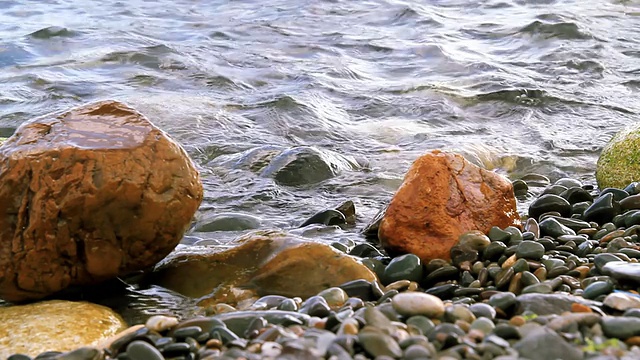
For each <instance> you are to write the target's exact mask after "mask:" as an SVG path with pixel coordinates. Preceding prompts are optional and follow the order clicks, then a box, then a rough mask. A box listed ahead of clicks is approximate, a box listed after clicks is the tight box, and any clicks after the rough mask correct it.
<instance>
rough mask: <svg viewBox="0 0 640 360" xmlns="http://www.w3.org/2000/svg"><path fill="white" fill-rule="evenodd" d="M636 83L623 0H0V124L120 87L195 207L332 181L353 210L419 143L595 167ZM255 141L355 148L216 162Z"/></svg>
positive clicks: (554, 174)
mask: <svg viewBox="0 0 640 360" xmlns="http://www.w3.org/2000/svg"><path fill="white" fill-rule="evenodd" d="M639 94H640V2H639V1H636V0H631V1H606V0H579V1H552V0H545V1H533V0H530V1H522V0H518V1H511V0H505V1H494V0H491V1H478V0H476V1H467V0H465V1H458V0H434V1H420V0H410V1H401V0H368V1H362V0H354V1H338V0H333V1H289V0H287V1H283V0H259V1H219V0H212V1H196V0H192V1H188V0H171V1H167V0H159V1H155V0H154V1H143V0H129V1H126V2H119V1H100V2H98V1H75V0H67V1H64V0H48V1H26V0H22V1H11V0H3V1H0V136H8V135H9V134H11V133H12V132H13V130H14V129H15V128H16V126H18V125H19V124H20V123H22V122H23V121H25V120H27V119H30V118H32V117H34V116H36V115H41V114H44V113H47V112H50V111H53V110H60V109H65V108H68V107H70V106H75V105H80V104H83V103H86V102H89V101H94V100H102V99H117V100H122V101H125V102H127V103H129V104H131V105H133V106H134V107H135V108H136V109H138V110H140V111H142V112H143V113H145V114H146V115H148V117H149V118H150V119H151V120H152V121H153V122H155V123H156V124H157V125H158V126H159V127H161V128H163V129H165V130H166V131H167V132H168V133H170V134H171V135H172V136H173V137H174V138H175V139H177V140H178V141H179V142H180V143H182V144H183V145H184V146H185V148H186V149H187V151H188V152H189V153H190V154H191V156H192V157H193V158H194V159H195V160H196V162H197V163H198V165H199V166H200V167H201V170H202V175H203V181H204V183H205V188H206V199H205V201H204V203H203V207H202V209H203V210H202V212H214V213H215V212H239V213H246V214H251V215H254V216H257V217H260V218H261V219H262V220H263V225H264V226H266V227H268V226H275V227H284V228H286V227H294V226H296V225H298V224H300V223H301V222H302V221H303V220H304V219H305V218H307V217H308V216H309V215H311V214H313V213H315V212H317V211H319V210H322V209H325V208H327V207H330V206H333V205H337V204H338V203H340V202H341V201H343V200H347V199H352V200H354V201H355V203H356V207H357V211H358V214H359V216H360V217H359V222H360V224H362V223H364V222H366V221H367V220H368V219H370V218H371V217H372V216H373V215H374V214H375V213H376V212H377V211H378V209H379V208H380V207H382V206H383V205H384V204H385V202H386V201H388V199H389V198H390V197H391V195H392V194H393V192H394V191H395V190H396V188H397V187H398V186H399V184H400V181H401V178H402V176H403V174H404V172H405V171H406V169H407V168H408V166H409V165H410V163H411V162H412V161H413V160H414V159H415V158H416V157H417V156H419V155H420V154H422V153H424V152H426V151H427V150H430V149H436V148H438V149H454V150H459V151H462V152H464V153H465V154H466V155H467V156H469V158H471V159H473V160H475V161H476V162H478V163H483V164H484V165H485V166H487V167H488V168H492V169H493V168H496V169H497V171H499V172H501V173H503V174H506V175H508V176H509V177H510V178H517V177H519V176H521V175H523V174H526V173H529V172H537V173H541V174H545V175H547V176H549V177H551V178H552V180H553V179H555V178H559V177H562V176H572V177H579V178H581V179H583V180H586V181H593V172H594V169H595V162H596V159H597V156H598V153H599V151H600V150H601V149H602V147H603V146H604V145H605V143H606V142H607V141H608V140H609V138H610V137H611V136H612V135H613V134H614V133H615V132H616V131H617V130H619V129H620V127H621V126H623V125H625V124H627V123H630V122H634V121H638V118H639V117H638V113H639V112H640V102H639V101H638V96H639ZM265 145H277V146H283V147H291V146H312V147H316V148H318V149H322V150H327V151H333V152H335V153H337V154H342V155H345V156H351V157H353V158H355V159H358V164H360V165H361V166H358V167H355V168H354V169H353V170H346V171H343V172H341V173H340V174H339V175H338V176H336V177H334V178H332V179H330V180H327V181H324V182H320V183H317V184H311V185H308V186H282V185H278V184H276V183H275V182H274V181H273V180H272V179H270V178H268V177H262V176H260V175H259V174H256V173H254V172H251V171H248V170H240V169H235V168H233V167H229V166H227V165H225V164H226V162H225V161H222V160H221V159H227V158H229V157H230V156H232V155H233V154H238V153H240V152H242V151H246V150H250V149H253V148H256V147H259V146H265ZM202 212H201V214H200V215H202ZM352 235H353V237H354V238H357V234H356V233H355V231H354V232H353V234H352ZM217 236H220V237H224V235H217Z"/></svg>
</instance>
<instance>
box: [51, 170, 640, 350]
mask: <svg viewBox="0 0 640 360" xmlns="http://www.w3.org/2000/svg"><path fill="white" fill-rule="evenodd" d="M529 178H530V179H533V180H532V181H530V182H529V181H527V179H529ZM542 180H544V179H543V178H542V177H535V176H529V177H523V179H522V180H521V181H522V182H523V183H524V185H527V189H529V190H528V191H531V190H532V189H534V190H535V189H538V190H539V191H538V194H540V195H539V196H538V197H537V198H536V199H531V201H532V203H533V202H535V201H537V200H540V199H541V198H542V197H544V196H547V195H550V194H553V193H558V194H564V195H567V194H566V190H563V188H566V189H572V188H576V187H578V188H580V189H582V190H583V191H584V193H586V194H588V195H589V196H588V197H587V196H584V193H583V192H581V191H580V192H579V191H573V192H572V193H574V194H578V193H580V194H582V195H580V196H579V197H578V198H577V199H572V201H568V200H567V203H569V204H570V211H569V215H567V211H566V203H565V202H563V201H559V200H557V199H555V198H554V199H553V201H551V202H548V200H545V199H548V198H549V197H548V196H547V197H546V198H544V199H542V201H544V202H546V205H549V206H548V207H547V208H545V209H544V212H538V213H535V215H536V216H535V217H531V216H528V215H531V214H523V215H524V217H525V223H524V226H523V227H522V228H520V227H517V226H503V227H501V226H491V227H489V228H488V229H486V230H485V231H478V230H471V231H466V232H463V233H461V234H460V235H458V237H457V239H456V241H455V243H454V244H453V245H452V247H451V248H450V254H449V257H447V258H433V259H429V260H427V261H425V260H424V259H422V258H421V257H420V256H418V255H417V254H413V253H408V254H403V255H399V256H394V255H393V254H391V256H389V255H390V254H388V253H387V252H385V251H384V249H380V248H377V247H376V246H375V244H368V243H355V242H353V241H345V240H344V239H336V241H334V242H333V243H332V244H331V245H329V244H324V243H322V244H321V243H310V242H309V239H306V238H300V237H297V236H294V235H291V234H286V233H283V232H269V231H263V232H255V233H253V234H252V235H249V236H244V237H241V238H239V239H237V240H235V241H233V242H231V243H229V244H225V245H224V246H222V245H212V246H208V247H203V246H182V247H181V248H180V249H178V250H177V251H176V252H174V253H173V254H172V255H171V256H169V257H168V258H167V259H166V260H164V261H163V262H162V263H160V264H159V265H158V266H157V269H156V273H155V274H154V275H153V276H152V279H153V280H152V281H153V283H154V284H155V285H156V286H157V285H162V286H164V287H168V288H171V289H174V290H175V291H178V292H181V293H183V294H185V295H187V296H188V297H190V298H194V299H197V300H198V306H197V308H198V311H197V314H199V316H195V317H194V316H189V317H185V318H182V319H180V318H178V317H174V316H172V315H171V314H163V315H156V316H151V317H150V318H148V319H146V321H144V325H141V324H139V325H134V326H133V327H131V328H129V329H127V330H126V331H125V332H123V333H122V334H119V335H116V336H115V337H113V338H110V339H108V340H107V341H103V342H100V343H99V344H97V345H96V344H93V345H90V346H84V347H78V348H77V349H76V350H73V351H72V352H69V353H62V354H60V353H58V352H44V353H41V354H40V358H47V357H53V356H59V358H62V359H76V358H80V359H101V358H106V359H116V358H117V359H138V358H140V359H178V358H179V359H195V358H199V359H228V358H246V359H273V358H282V359H289V358H290V359H294V358H295V359H322V358H325V359H329V358H331V359H374V358H375V359H389V358H391V359H393V358H396V359H400V358H402V359H421V358H440V359H502V360H504V359H518V358H527V359H552V358H562V359H565V358H566V359H610V358H611V359H613V358H620V359H633V358H638V357H640V347H639V346H640V322H639V321H638V319H640V296H639V295H638V290H639V289H640V288H639V287H638V286H639V285H640V271H639V270H638V269H637V268H636V265H638V259H640V248H639V247H638V243H639V239H638V236H639V234H638V233H637V232H638V229H640V227H639V226H638V225H639V224H640V220H639V219H636V216H637V215H636V212H637V210H636V209H635V206H633V205H630V202H627V203H626V205H625V206H619V205H620V204H619V203H620V202H621V201H624V199H627V198H628V197H629V196H633V195H629V196H626V197H625V195H624V192H618V191H615V190H616V189H605V190H606V191H605V190H603V191H599V190H597V189H595V188H593V187H589V186H586V185H583V184H582V183H581V182H580V181H578V180H575V179H567V178H563V179H559V180H557V181H556V182H554V183H551V182H550V181H542ZM543 186H546V187H547V188H546V189H547V190H543V188H542V187H543ZM617 190H620V189H617ZM625 192H626V193H627V194H630V192H628V191H626V190H625ZM558 196H560V195H558ZM561 197H562V196H561ZM567 197H568V198H571V196H568V195H567ZM565 200H566V199H565ZM574 200H575V201H574ZM578 200H579V201H578ZM603 204H604V205H603ZM546 205H545V206H546ZM589 208H592V209H594V208H596V210H597V212H596V213H597V214H598V215H597V216H595V217H593V218H591V217H592V216H594V215H593V212H587V211H586V210H587V209H589ZM538 210H539V208H536V210H535V211H538ZM585 213H586V214H585ZM319 214H320V213H319ZM587 217H589V219H587ZM312 218H313V216H312V217H311V218H310V219H312ZM326 218H333V217H331V216H329V217H326ZM345 218H346V216H345ZM318 219H319V220H318V221H319V222H320V223H323V221H322V220H323V219H325V217H321V216H318ZM314 221H315V220H314ZM308 226H311V225H308ZM292 231H293V230H292ZM147 280H149V279H147ZM85 345H87V344H85Z"/></svg>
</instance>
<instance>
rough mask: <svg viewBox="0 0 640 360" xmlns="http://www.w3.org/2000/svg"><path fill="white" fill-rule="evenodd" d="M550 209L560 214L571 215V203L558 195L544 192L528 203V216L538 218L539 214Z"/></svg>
mask: <svg viewBox="0 0 640 360" xmlns="http://www.w3.org/2000/svg"><path fill="white" fill-rule="evenodd" d="M550 211H556V212H558V213H560V215H561V216H569V215H571V204H569V202H568V201H567V200H565V199H564V198H562V197H560V196H558V195H553V194H545V195H542V196H540V197H539V198H537V199H536V200H534V201H533V202H532V203H531V205H529V216H530V217H532V218H534V219H538V218H539V217H540V215H542V214H544V213H547V212H550Z"/></svg>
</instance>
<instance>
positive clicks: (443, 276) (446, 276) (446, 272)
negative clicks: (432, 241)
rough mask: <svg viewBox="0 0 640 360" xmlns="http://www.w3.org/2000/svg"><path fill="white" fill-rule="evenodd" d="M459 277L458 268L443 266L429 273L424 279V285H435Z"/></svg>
mask: <svg viewBox="0 0 640 360" xmlns="http://www.w3.org/2000/svg"><path fill="white" fill-rule="evenodd" d="M458 275H459V273H458V268H457V267H455V266H451V265H447V266H443V267H441V268H439V269H436V270H435V271H433V272H431V273H430V274H429V275H427V276H426V277H425V279H424V281H425V282H426V283H436V282H439V281H445V280H452V279H455V278H457V277H458Z"/></svg>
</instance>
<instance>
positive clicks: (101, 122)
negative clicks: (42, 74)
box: [0, 101, 202, 301]
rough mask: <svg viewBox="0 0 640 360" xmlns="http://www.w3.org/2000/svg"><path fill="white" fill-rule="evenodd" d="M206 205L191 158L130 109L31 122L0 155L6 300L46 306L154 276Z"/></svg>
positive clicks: (103, 107)
mask: <svg viewBox="0 0 640 360" xmlns="http://www.w3.org/2000/svg"><path fill="white" fill-rule="evenodd" d="M201 200H202V184H201V183H200V179H199V176H198V172H197V171H196V169H195V168H194V165H193V163H192V162H191V160H190V159H189V157H188V155H187V154H186V153H185V152H184V150H183V149H182V148H181V147H180V146H179V145H178V144H177V143H176V142H174V141H173V140H171V139H170V138H169V137H168V136H167V135H166V134H165V133H164V132H163V131H161V130H160V129H158V128H156V127H155V126H153V124H151V123H150V122H149V120H147V119H146V118H145V117H144V116H143V115H141V114H140V113H138V112H136V111H135V110H134V109H132V108H130V107H127V106H126V105H124V104H121V103H118V102H113V101H106V102H100V103H95V104H90V105H87V106H83V107H80V108H76V109H72V110H70V111H68V112H64V113H56V114H51V115H47V116H44V117H41V118H37V119H35V120H33V121H29V122H27V123H25V124H23V125H22V126H20V127H19V128H18V129H17V131H16V133H15V134H14V135H13V136H12V137H11V138H9V139H8V140H7V141H6V142H5V143H4V144H3V145H2V146H1V147H0V298H3V299H5V300H9V301H22V300H28V299H37V298H42V297H44V296H46V295H49V294H52V293H55V292H57V291H60V290H62V289H65V288H66V287H68V286H71V285H86V284H93V283H97V282H100V281H102V280H105V279H109V278H113V277H115V276H118V275H122V274H125V273H128V272H131V271H135V270H139V269H144V268H148V267H150V266H153V265H154V264H155V263H156V262H158V261H159V260H161V259H162V258H163V257H164V256H166V255H167V254H168V253H169V252H170V251H171V250H172V249H173V248H174V247H175V246H176V244H177V243H178V242H179V241H180V238H181V237H182V235H183V233H184V231H185V230H186V228H187V226H188V225H189V223H190V222H191V219H192V217H193V214H194V213H195V211H196V209H197V208H198V206H199V204H200V201H201Z"/></svg>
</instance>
